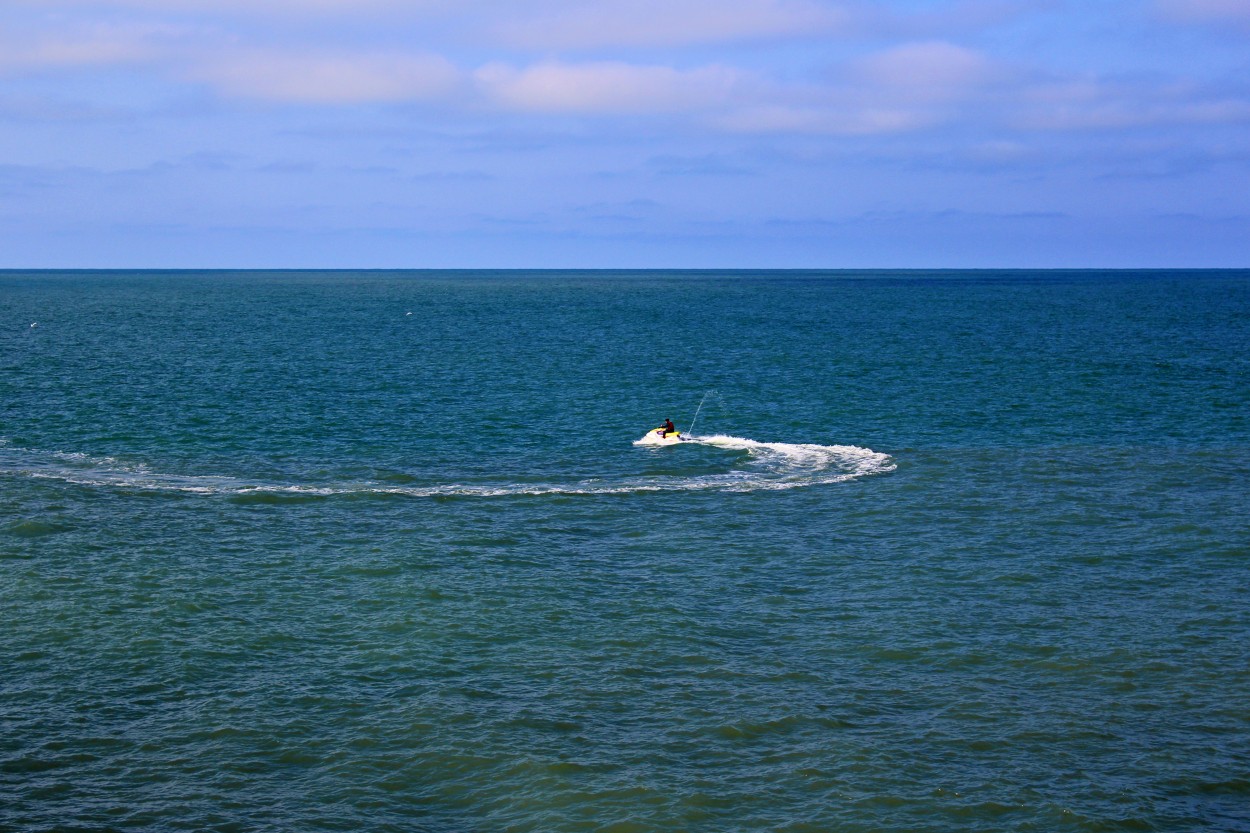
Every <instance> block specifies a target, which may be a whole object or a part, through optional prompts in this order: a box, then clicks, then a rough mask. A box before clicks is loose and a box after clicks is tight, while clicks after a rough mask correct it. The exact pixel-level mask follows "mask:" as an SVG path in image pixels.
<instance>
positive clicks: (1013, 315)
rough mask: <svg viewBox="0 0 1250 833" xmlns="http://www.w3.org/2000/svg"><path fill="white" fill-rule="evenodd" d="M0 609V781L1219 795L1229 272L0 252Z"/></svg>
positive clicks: (1171, 820) (182, 794) (13, 819)
mask: <svg viewBox="0 0 1250 833" xmlns="http://www.w3.org/2000/svg"><path fill="white" fill-rule="evenodd" d="M700 402H702V409H701V410H700V411H699V416H698V421H697V423H696V425H695V426H694V428H693V432H692V433H693V435H694V436H695V438H696V441H694V442H687V443H682V444H679V445H675V446H670V447H661V448H648V447H639V446H635V445H634V441H635V440H638V439H639V438H640V437H642V436H643V434H644V432H646V431H647V430H648V429H650V428H653V427H654V426H655V425H658V424H659V423H660V421H662V420H663V419H664V418H665V417H672V418H673V420H674V421H675V422H676V423H677V424H678V427H679V428H681V429H682V430H684V431H688V429H689V428H690V422H691V419H692V417H693V416H694V413H695V411H696V409H697V408H698V407H699V405H700ZM0 613H2V617H0V829H2V830H22V831H42V830H48V831H51V830H82V831H87V830H90V831H102V830H144V831H149V830H151V831H174V830H179V831H182V830H186V831H340V830H341V831H348V830H352V831H356V830H369V831H427V832H428V833H460V832H461V831H465V833H467V832H468V831H535V832H536V833H538V832H541V833H562V832H563V831H569V833H572V832H573V831H604V833H608V831H611V832H612V833H634V832H635V831H638V832H641V831H686V830H689V831H717V833H719V832H720V831H791V832H792V833H799V831H847V833H851V832H853V831H865V832H866V831H933V833H939V831H940V832H941V833H945V832H946V831H953V830H959V831H985V832H986V833H989V832H990V831H994V833H998V832H999V831H1120V830H1158V831H1199V830H1201V831H1207V830H1223V831H1236V830H1242V831H1244V830H1250V648H1248V646H1250V272H1216V273H1188V272H1165V273H1145V272H1140V273H1139V272H1037V273H1034V272H1003V273H995V272H968V273H961V272H938V273H919V272H901V273H837V272H835V273H811V272H802V273H795V272H753V273H733V272H715V273H713V272H708V273H671V274H670V273H662V272H644V273H629V274H627V273H601V272H586V273H578V272H560V273H520V272H497V273H491V272H460V273H392V272H381V273H379V272H328V273H313V272H285V273H259V272H233V273H204V272H196V273H125V272H109V273H69V272H65V273H46V272H45V273H20V272H6V273H0Z"/></svg>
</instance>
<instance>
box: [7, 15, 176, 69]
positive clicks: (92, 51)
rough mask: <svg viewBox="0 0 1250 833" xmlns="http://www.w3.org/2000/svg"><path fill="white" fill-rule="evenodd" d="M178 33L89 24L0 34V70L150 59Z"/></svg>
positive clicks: (86, 66) (79, 66) (158, 28)
mask: <svg viewBox="0 0 1250 833" xmlns="http://www.w3.org/2000/svg"><path fill="white" fill-rule="evenodd" d="M182 34H183V30H182V29H180V28H178V27H175V26H170V25H160V24H153V25H146V24H140V23H132V24H103V23H100V24H95V25H79V26H71V27H67V28H66V29H63V30H58V31H42V30H38V29H36V30H34V31H21V30H19V29H15V28H10V29H9V30H8V31H6V32H5V33H4V34H3V35H0V73H4V74H13V73H19V72H20V73H38V72H56V71H62V70H78V69H91V68H96V67H103V66H120V65H127V64H142V63H146V62H150V61H152V60H154V59H156V58H158V57H160V56H161V55H163V54H164V53H165V50H164V48H163V46H162V44H163V43H165V42H168V41H170V40H172V39H175V38H177V37H179V36H180V35H182Z"/></svg>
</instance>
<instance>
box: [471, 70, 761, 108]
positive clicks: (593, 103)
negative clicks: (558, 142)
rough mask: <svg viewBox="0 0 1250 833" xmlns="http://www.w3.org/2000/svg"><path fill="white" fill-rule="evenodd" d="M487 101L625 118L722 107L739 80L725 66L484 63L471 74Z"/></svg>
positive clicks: (736, 73)
mask: <svg viewBox="0 0 1250 833" xmlns="http://www.w3.org/2000/svg"><path fill="white" fill-rule="evenodd" d="M475 77H476V80H477V82H478V85H479V88H480V89H481V91H482V92H483V93H484V94H485V96H486V97H487V99H488V100H490V101H492V102H495V103H496V104H498V105H501V106H503V107H505V108H507V109H512V110H521V111H529V112H538V113H584V114H605V115H606V114H631V113H661V112H663V113H667V112H680V111H685V110H691V109H696V110H703V109H707V108H714V107H717V106H723V105H724V104H725V103H726V102H727V101H728V100H729V99H730V97H731V95H732V93H733V90H734V88H735V86H736V85H738V84H739V83H740V82H741V81H742V76H741V75H740V73H738V72H736V71H735V70H732V69H729V68H726V67H716V66H713V67H703V68H700V69H693V70H684V71H683V70H677V69H673V68H672V67H666V66H638V65H634V64H625V63H618V62H600V63H587V64H565V63H559V62H554V61H553V62H546V63H542V64H536V65H534V66H531V67H528V68H525V69H516V68H514V67H511V66H508V65H506V64H499V63H494V64H488V65H486V66H484V67H482V68H481V69H480V70H478V72H477V73H476V76H475Z"/></svg>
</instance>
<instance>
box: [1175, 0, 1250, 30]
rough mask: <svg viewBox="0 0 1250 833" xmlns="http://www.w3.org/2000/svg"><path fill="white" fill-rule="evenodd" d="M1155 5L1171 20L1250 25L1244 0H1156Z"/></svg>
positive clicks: (1248, 10) (1249, 15)
mask: <svg viewBox="0 0 1250 833" xmlns="http://www.w3.org/2000/svg"><path fill="white" fill-rule="evenodd" d="M1155 7H1156V9H1158V11H1159V12H1160V13H1161V14H1162V15H1163V16H1164V17H1166V18H1168V19H1171V20H1179V21H1183V22H1188V23H1212V24H1221V23H1224V24H1227V23H1231V24H1235V25H1239V26H1246V27H1250V3H1248V2H1246V0H1156V3H1155Z"/></svg>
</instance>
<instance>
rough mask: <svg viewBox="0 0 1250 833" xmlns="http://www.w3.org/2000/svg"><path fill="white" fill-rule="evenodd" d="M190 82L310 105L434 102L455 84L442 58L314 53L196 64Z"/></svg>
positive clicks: (246, 54) (233, 56)
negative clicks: (429, 100) (426, 100)
mask: <svg viewBox="0 0 1250 833" xmlns="http://www.w3.org/2000/svg"><path fill="white" fill-rule="evenodd" d="M189 74H190V77H192V78H193V79H196V80H200V81H204V82H206V83H208V84H210V85H211V86H213V87H214V88H215V89H217V90H218V91H219V92H220V93H222V94H223V95H227V96H232V97H238V98H253V99H264V100H270V101H279V102H294V103H312V104H361V103H372V102H404V101H419V100H425V99H432V98H438V97H441V96H444V95H446V94H448V93H449V92H450V91H451V90H453V89H454V88H455V87H456V86H457V85H458V83H459V82H460V78H461V73H460V72H459V71H458V70H457V69H456V67H455V66H454V65H452V63H451V62H450V61H448V60H447V59H445V58H443V57H441V56H438V55H427V54H402V53H395V54H387V53H363V54H345V53H340V54H316V53H313V52H294V51H283V50H276V51H275V50H261V49H251V50H242V51H237V52H232V53H224V54H215V55H213V56H211V57H208V58H204V59H201V61H200V62H199V63H197V65H195V66H193V67H192V68H191V70H190V73H189Z"/></svg>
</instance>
